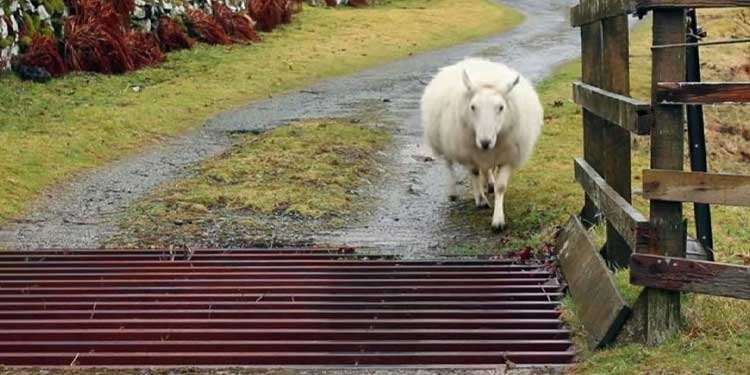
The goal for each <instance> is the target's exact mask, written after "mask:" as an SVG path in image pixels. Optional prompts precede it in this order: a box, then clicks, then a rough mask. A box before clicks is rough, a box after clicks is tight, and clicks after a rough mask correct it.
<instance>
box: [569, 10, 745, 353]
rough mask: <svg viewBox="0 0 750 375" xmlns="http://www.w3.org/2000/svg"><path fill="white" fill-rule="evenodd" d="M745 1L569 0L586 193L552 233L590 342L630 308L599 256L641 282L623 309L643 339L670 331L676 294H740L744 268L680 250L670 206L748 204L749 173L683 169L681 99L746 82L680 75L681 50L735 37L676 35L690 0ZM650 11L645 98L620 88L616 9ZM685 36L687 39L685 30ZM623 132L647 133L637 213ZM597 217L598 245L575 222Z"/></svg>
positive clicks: (624, 77) (620, 22)
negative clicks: (578, 57)
mask: <svg viewBox="0 0 750 375" xmlns="http://www.w3.org/2000/svg"><path fill="white" fill-rule="evenodd" d="M743 6H748V7H750V1H747V0H732V1H730V0H581V3H580V4H579V5H577V6H575V7H573V8H572V11H571V23H572V25H573V26H574V27H580V29H581V39H582V60H583V71H582V82H576V83H574V84H573V98H574V101H575V102H576V103H577V104H579V105H580V106H582V107H583V110H584V116H583V139H584V151H583V153H584V156H583V158H578V159H576V160H575V176H576V180H577V181H578V182H579V183H580V184H581V185H582V186H583V189H584V191H585V192H586V201H585V204H584V208H583V210H582V212H581V215H580V219H579V217H574V218H573V219H571V222H569V224H568V225H567V226H566V227H565V229H564V230H563V231H562V233H561V235H560V237H559V239H558V244H559V249H560V260H561V266H562V269H563V272H564V273H565V276H566V278H567V279H568V282H569V284H570V291H571V294H572V296H573V298H574V301H575V303H576V305H577V307H578V308H579V315H581V318H582V319H583V321H584V323H585V325H586V328H587V330H588V332H589V335H590V339H591V343H592V344H593V345H595V346H601V345H606V344H608V343H610V342H612V341H614V340H615V338H616V337H617V334H618V332H619V331H620V329H621V327H622V326H623V324H624V323H625V322H626V321H627V320H628V318H629V317H630V316H631V309H630V307H629V306H627V305H626V304H625V302H624V301H623V299H622V297H621V296H620V295H619V293H618V291H617V288H616V286H615V284H614V280H613V278H612V275H611V273H610V272H609V270H608V269H607V267H606V263H605V261H606V262H607V263H609V265H610V266H614V267H627V266H630V267H631V283H632V284H635V285H640V286H645V287H646V289H645V290H644V292H643V294H642V295H641V297H640V298H639V301H638V303H637V304H636V306H634V309H633V311H634V313H635V315H636V316H634V320H633V321H637V322H641V324H642V327H639V328H640V329H639V331H640V332H642V333H643V339H644V340H645V341H646V342H648V343H651V344H657V343H660V342H662V341H664V340H665V339H666V338H669V337H670V336H671V335H673V334H674V333H675V332H676V331H677V330H678V329H679V322H680V292H695V293H704V294H712V295H720V296H728V297H735V298H745V299H748V298H750V268H748V267H743V266H737V265H729V264H720V263H714V262H707V261H700V260H689V259H686V258H685V255H686V243H687V230H686V222H685V221H684V218H683V212H682V203H683V202H694V203H701V204H721V205H734V206H750V176H737V175H721V174H714V173H704V172H700V173H698V172H684V171H683V163H684V152H685V150H684V142H685V139H684V134H685V108H686V105H687V106H701V105H704V104H738V103H748V102H750V83H747V82H742V83H726V82H686V66H687V65H686V56H687V52H688V50H689V49H695V50H697V49H698V48H699V47H701V46H702V45H709V44H722V43H734V42H737V41H719V42H706V43H701V42H695V41H694V40H693V42H692V43H688V40H689V39H688V36H689V35H688V33H687V30H688V24H687V19H688V17H687V14H688V11H689V10H692V9H695V8H718V7H743ZM649 12H651V13H652V16H653V45H652V51H653V60H652V64H653V66H652V67H653V73H652V86H651V87H652V99H651V103H647V102H641V101H638V100H635V99H633V98H630V97H629V89H630V87H629V79H630V77H629V66H628V60H629V30H628V22H627V21H628V20H627V17H628V14H638V15H640V16H643V15H645V14H647V13H649ZM692 37H695V36H692ZM631 134H633V135H635V136H650V137H651V167H650V168H651V169H647V170H644V171H643V193H644V196H645V197H646V198H647V199H649V200H650V212H649V217H648V218H647V217H646V216H645V215H643V214H641V213H639V212H638V211H637V210H636V209H635V208H634V207H633V206H632V205H631V204H630V202H631V186H630V178H631V160H630V158H631V150H630V141H631ZM602 218H603V219H606V223H607V242H606V245H605V248H604V249H602V250H601V255H602V256H603V258H602V257H600V255H599V254H600V251H599V249H596V248H594V245H593V244H594V242H593V241H592V240H591V238H590V237H589V234H588V231H586V229H585V227H587V226H590V225H593V224H595V223H596V222H598V221H600V220H601V219H602Z"/></svg>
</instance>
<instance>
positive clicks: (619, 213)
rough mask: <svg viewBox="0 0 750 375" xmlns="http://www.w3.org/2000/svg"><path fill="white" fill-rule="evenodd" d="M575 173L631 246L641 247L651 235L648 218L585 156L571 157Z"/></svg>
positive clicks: (634, 247)
mask: <svg viewBox="0 0 750 375" xmlns="http://www.w3.org/2000/svg"><path fill="white" fill-rule="evenodd" d="M575 175H576V181H578V182H579V183H580V184H581V186H582V187H583V190H584V191H585V192H586V194H588V196H589V197H590V198H591V200H592V201H593V202H594V204H596V206H597V207H599V209H600V210H601V211H602V213H603V214H604V216H606V217H607V219H608V220H609V221H610V223H611V224H612V226H613V227H614V228H615V229H616V230H617V232H618V233H620V235H621V236H622V237H623V238H624V239H625V241H626V242H627V243H628V245H629V246H630V247H631V248H632V249H634V250H642V251H645V250H646V249H647V248H648V243H649V238H650V236H651V234H650V231H651V229H650V228H651V226H650V224H649V221H648V219H647V218H646V217H645V216H643V215H642V214H641V213H640V212H638V210H636V209H635V207H633V206H632V205H631V204H630V203H628V202H627V201H626V200H625V199H624V198H623V197H621V196H620V194H617V192H616V191H614V189H612V187H611V186H609V184H607V181H605V180H604V179H603V178H602V177H601V176H600V175H599V174H598V173H596V171H595V170H594V168H592V167H591V166H590V165H589V164H588V163H586V161H585V160H583V159H581V158H576V159H575Z"/></svg>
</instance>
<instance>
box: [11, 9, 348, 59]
mask: <svg viewBox="0 0 750 375" xmlns="http://www.w3.org/2000/svg"><path fill="white" fill-rule="evenodd" d="M213 1H221V2H223V3H224V4H226V5H227V6H228V7H229V8H231V9H232V10H233V11H242V10H245V9H246V8H247V2H248V1H249V0H213ZM336 1H337V4H339V5H344V4H347V3H348V0H336ZM307 2H308V4H310V5H313V6H321V5H325V1H324V0H307ZM135 4H136V8H135V10H134V11H133V14H132V15H131V19H132V22H133V24H134V25H137V26H138V27H140V28H141V29H143V30H145V31H151V28H152V25H154V24H155V22H156V21H157V20H158V19H159V18H160V17H162V16H170V17H174V16H178V15H180V14H182V13H184V12H185V10H186V9H189V8H201V9H203V10H205V11H206V12H209V13H210V11H211V4H212V0H136V1H135ZM67 14H68V10H67V8H66V7H65V2H64V0H0V71H1V70H6V69H9V68H10V61H11V58H12V57H13V56H16V55H18V54H19V53H20V52H21V51H22V50H23V48H24V46H25V45H27V44H28V43H29V42H30V40H29V38H28V37H24V36H23V35H25V34H28V33H24V32H23V31H22V30H28V29H31V30H36V31H40V32H44V33H54V34H56V36H57V37H58V38H61V37H62V36H63V35H62V25H63V22H64V19H65V17H66V16H67Z"/></svg>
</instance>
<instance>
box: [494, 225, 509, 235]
mask: <svg viewBox="0 0 750 375" xmlns="http://www.w3.org/2000/svg"><path fill="white" fill-rule="evenodd" d="M506 229H508V225H506V224H495V223H493V224H492V230H493V231H495V233H502V232H505V230H506Z"/></svg>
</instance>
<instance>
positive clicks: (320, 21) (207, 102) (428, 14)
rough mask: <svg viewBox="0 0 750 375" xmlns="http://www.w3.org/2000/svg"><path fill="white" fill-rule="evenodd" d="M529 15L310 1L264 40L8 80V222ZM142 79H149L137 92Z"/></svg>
mask: <svg viewBox="0 0 750 375" xmlns="http://www.w3.org/2000/svg"><path fill="white" fill-rule="evenodd" d="M521 20H522V16H521V15H520V14H519V13H517V12H515V11H512V10H510V9H509V8H507V7H502V6H497V5H495V4H493V3H491V2H490V1H488V0H464V1H460V2H456V1H453V0H400V1H393V2H388V3H387V4H385V5H383V6H378V7H373V8H366V9H352V8H341V9H325V8H310V7H306V8H305V10H304V12H302V13H301V14H300V15H299V16H298V17H297V19H296V20H295V21H294V23H293V24H292V25H290V26H288V27H285V28H283V29H280V30H277V31H274V32H273V33H271V34H266V35H264V36H263V37H264V42H263V43H259V44H255V45H252V46H230V47H209V46H205V45H200V46H198V47H197V48H195V49H193V50H190V51H182V52H177V53H173V54H170V55H169V59H168V62H166V63H165V64H163V65H161V66H159V67H157V68H153V69H146V70H142V71H139V72H134V73H131V74H125V75H120V76H102V75H70V76H67V77H65V78H62V79H58V80H55V81H53V82H51V83H49V84H46V85H40V84H32V83H28V82H21V81H19V80H18V79H17V78H15V77H14V76H11V75H4V76H2V77H0V103H2V104H0V105H2V109H1V110H0V111H1V112H0V144H2V145H3V147H2V148H3V152H2V153H1V154H0V222H1V221H3V220H7V219H8V218H11V217H16V216H18V215H19V214H21V213H22V212H23V210H24V209H25V208H26V207H27V206H28V204H29V203H30V202H32V201H33V200H34V198H36V197H37V196H38V195H39V194H40V193H41V192H42V191H43V190H44V189H46V188H49V187H51V186H53V185H55V184H56V183H59V182H61V181H63V180H64V179H67V178H71V177H72V176H73V175H75V174H76V173H80V172H81V171H84V170H86V169H89V168H92V167H97V166H101V165H103V164H105V163H107V162H109V161H112V160H114V159H116V158H118V157H122V156H123V155H127V154H129V153H133V152H135V151H137V150H140V149H143V148H144V147H146V146H149V145H152V144H154V143H157V142H159V141H160V140H163V139H164V138H166V137H170V136H174V135H176V134H179V133H181V132H184V131H186V130H188V129H191V128H194V127H196V126H199V125H201V124H202V123H203V122H204V121H205V120H206V119H208V118H209V117H211V116H212V115H214V114H216V113H218V112H220V111H224V110H227V109H230V108H232V107H235V106H238V105H241V104H243V103H247V102H249V101H252V100H256V99H261V98H267V97H269V96H272V95H274V94H277V93H281V92H285V91H288V90H291V89H295V88H301V87H304V86H305V85H308V84H310V83H312V82H314V81H316V80H319V79H322V78H326V77H332V76H336V75H342V74H346V73H351V72H354V71H356V70H360V69H363V68H366V67H370V66H373V65H376V64H381V63H383V62H386V61H391V60H395V59H398V58H402V57H406V56H408V55H411V54H413V53H417V52H420V51H426V50H430V49H435V48H439V47H444V46H449V45H452V44H455V43H459V42H462V41H466V40H470V39H474V38H479V37H482V36H486V35H490V34H494V33H498V32H501V31H504V30H507V29H509V28H510V27H513V26H515V25H517V24H518V23H519V22H520V21H521ZM131 85H142V86H143V87H144V90H142V91H141V92H138V93H136V92H134V91H133V90H131V89H130V88H129V87H130V86H131Z"/></svg>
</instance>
